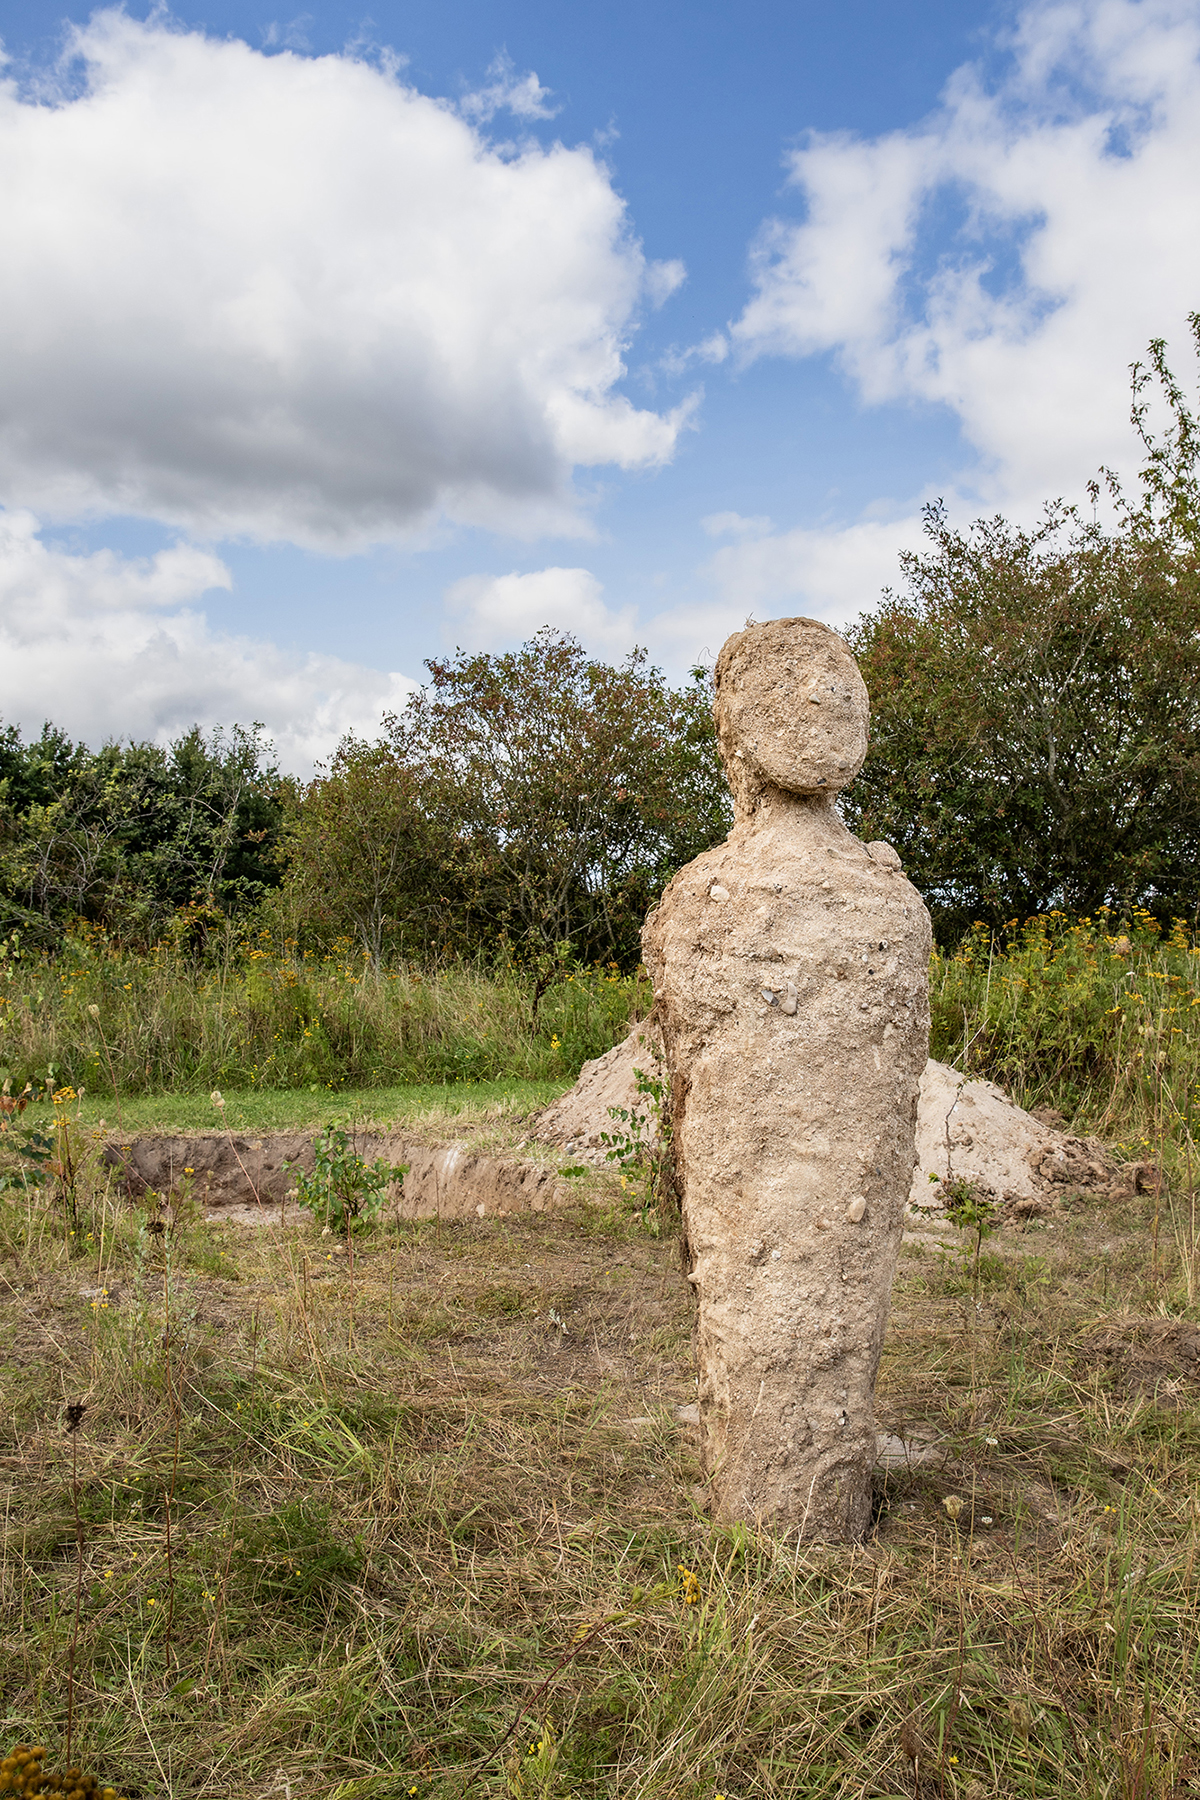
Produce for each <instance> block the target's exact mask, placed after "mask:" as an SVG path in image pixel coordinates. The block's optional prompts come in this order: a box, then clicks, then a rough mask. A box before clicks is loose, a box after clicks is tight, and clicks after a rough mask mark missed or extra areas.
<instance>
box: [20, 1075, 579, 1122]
mask: <svg viewBox="0 0 1200 1800" xmlns="http://www.w3.org/2000/svg"><path fill="white" fill-rule="evenodd" d="M569 1085H570V1084H569V1082H568V1081H567V1080H566V1079H562V1080H558V1081H524V1080H521V1079H519V1078H510V1079H507V1080H499V1081H460V1082H439V1083H437V1084H433V1083H425V1084H423V1085H419V1086H410V1087H379V1088H339V1089H336V1090H330V1089H329V1088H318V1087H312V1088H285V1089H284V1090H283V1091H281V1092H275V1091H273V1090H272V1089H270V1088H243V1089H241V1091H240V1092H234V1091H232V1090H231V1091H229V1092H227V1093H224V1094H223V1095H222V1098H223V1100H224V1101H225V1106H224V1111H223V1113H222V1112H220V1111H218V1109H217V1108H216V1107H215V1106H214V1105H213V1102H212V1100H211V1098H210V1096H209V1095H208V1094H135V1095H134V1096H133V1097H132V1098H129V1099H125V1100H123V1101H122V1102H121V1130H122V1131H124V1132H125V1133H127V1134H128V1133H134V1132H158V1133H163V1134H168V1133H174V1132H203V1131H217V1132H223V1131H225V1130H226V1129H227V1128H228V1129H229V1130H231V1131H238V1132H246V1131H298V1130H305V1129H309V1128H312V1129H314V1130H315V1129H316V1128H318V1127H319V1126H322V1125H324V1124H326V1123H327V1122H328V1121H329V1120H331V1119H352V1120H353V1121H354V1122H355V1123H356V1124H357V1125H359V1126H360V1127H364V1128H365V1127H372V1126H380V1127H383V1128H385V1129H387V1130H395V1129H402V1128H403V1127H405V1126H416V1125H420V1126H422V1127H423V1128H424V1129H428V1130H436V1129H441V1128H442V1127H443V1126H444V1127H445V1129H447V1130H450V1131H453V1130H454V1129H455V1127H456V1126H462V1125H465V1124H470V1123H473V1122H474V1121H476V1120H477V1119H479V1118H480V1117H481V1116H483V1115H484V1114H486V1115H488V1116H489V1117H492V1118H498V1117H507V1116H512V1117H515V1118H519V1117H521V1116H522V1115H523V1114H526V1113H530V1112H534V1111H536V1110H537V1108H538V1107H540V1106H548V1105H549V1103H550V1101H551V1100H553V1099H555V1098H556V1097H557V1096H558V1095H559V1094H561V1093H562V1092H563V1091H564V1089H565V1088H567V1087H568V1086H569ZM58 1110H59V1111H62V1110H64V1108H63V1107H61V1106H60V1108H59V1109H58ZM54 1111H55V1109H54V1107H53V1106H52V1104H51V1103H49V1102H45V1101H40V1102H35V1103H34V1105H33V1106H32V1107H31V1108H28V1109H27V1110H26V1112H25V1114H24V1115H23V1118H24V1119H25V1120H26V1121H28V1122H30V1123H36V1122H38V1121H41V1120H48V1119H49V1118H50V1117H52V1116H53V1113H54ZM65 1111H66V1113H67V1116H68V1117H69V1118H70V1119H72V1120H77V1121H78V1123H79V1124H80V1125H81V1126H82V1127H83V1128H84V1129H85V1130H96V1129H98V1128H99V1127H100V1125H101V1124H103V1125H104V1126H105V1127H115V1126H116V1124H117V1117H116V1109H115V1108H114V1105H113V1100H112V1097H111V1096H108V1097H105V1096H104V1095H91V1094H85V1095H84V1097H83V1099H82V1101H70V1102H68V1103H67V1104H66V1107H65Z"/></svg>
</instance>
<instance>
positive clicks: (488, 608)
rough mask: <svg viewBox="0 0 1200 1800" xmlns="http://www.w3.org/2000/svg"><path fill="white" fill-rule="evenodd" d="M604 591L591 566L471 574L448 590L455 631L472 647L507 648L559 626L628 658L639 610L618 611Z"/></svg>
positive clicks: (458, 639) (591, 645)
mask: <svg viewBox="0 0 1200 1800" xmlns="http://www.w3.org/2000/svg"><path fill="white" fill-rule="evenodd" d="M603 593H604V589H603V586H602V584H601V583H600V582H599V581H597V579H596V577H595V576H594V575H593V574H592V573H591V571H590V570H588V569H536V570H534V571H532V572H531V573H529V574H526V575H520V574H517V573H516V572H514V573H513V574H511V575H467V576H465V577H464V578H463V579H462V580H461V581H454V582H451V584H450V586H449V587H448V588H447V589H446V594H445V599H446V608H447V611H448V613H449V614H450V617H451V619H452V620H453V621H454V623H453V624H452V625H451V628H450V634H451V635H452V636H453V637H454V639H455V641H456V642H457V643H460V644H461V645H462V646H463V648H464V649H467V650H502V649H507V648H509V647H510V646H511V645H513V644H517V643H521V642H523V641H525V640H527V639H529V638H531V637H532V636H533V634H534V632H535V631H540V630H541V628H542V626H543V625H553V626H555V627H556V628H557V629H558V630H560V631H569V632H570V633H571V634H572V636H573V637H577V638H578V639H579V640H580V642H581V643H582V644H583V645H585V647H586V648H587V649H589V650H591V651H594V652H600V653H603V654H604V655H606V656H623V655H624V654H625V653H626V652H627V651H629V650H631V649H632V648H633V645H634V643H635V641H636V634H637V612H636V609H635V608H634V607H632V606H624V607H622V608H621V609H620V611H619V612H614V611H613V610H612V608H611V607H608V606H606V605H605V604H604V600H603V598H602V596H603Z"/></svg>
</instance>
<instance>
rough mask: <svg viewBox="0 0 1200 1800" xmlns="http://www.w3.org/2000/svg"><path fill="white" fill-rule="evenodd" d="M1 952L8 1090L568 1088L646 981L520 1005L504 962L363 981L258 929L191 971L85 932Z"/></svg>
mask: <svg viewBox="0 0 1200 1800" xmlns="http://www.w3.org/2000/svg"><path fill="white" fill-rule="evenodd" d="M13 949H14V947H13V946H12V945H11V943H10V945H9V946H8V950H9V954H7V955H6V956H4V957H3V958H2V959H0V1069H2V1071H3V1076H4V1078H7V1079H8V1080H9V1081H10V1082H11V1083H12V1086H13V1088H14V1089H19V1088H22V1087H24V1085H25V1083H26V1082H32V1083H33V1084H34V1086H35V1087H37V1088H41V1087H43V1086H44V1085H45V1084H46V1083H47V1082H49V1083H51V1084H52V1085H54V1086H58V1087H62V1086H64V1085H70V1086H73V1087H75V1088H77V1089H78V1088H86V1089H87V1091H88V1092H89V1093H92V1094H107V1093H111V1092H112V1091H113V1089H114V1086H115V1087H116V1088H117V1089H119V1090H120V1092H121V1093H123V1094H127V1095H132V1094H140V1093H153V1092H163V1091H171V1092H184V1093H187V1092H193V1093H195V1092H204V1091H206V1090H208V1089H210V1088H213V1087H228V1088H231V1089H238V1088H271V1089H277V1088H293V1087H321V1088H330V1089H340V1088H344V1087H360V1088H361V1087H384V1086H394V1085H399V1084H404V1083H410V1082H444V1081H482V1080H491V1079H494V1078H495V1077H497V1076H500V1075H511V1076H520V1077H525V1078H527V1079H540V1080H554V1079H566V1080H570V1079H572V1078H573V1076H574V1075H575V1074H576V1073H577V1071H578V1069H579V1066H580V1064H581V1063H582V1062H584V1061H585V1060H586V1059H587V1058H588V1057H592V1056H599V1055H601V1054H602V1053H603V1052H604V1051H605V1050H607V1049H609V1048H610V1046H611V1045H612V1044H614V1043H616V1042H617V1041H618V1040H619V1039H620V1038H621V1037H623V1036H624V1034H625V1031H626V1029H627V1027H628V1022H629V1019H630V1017H631V1015H632V1014H633V1013H634V1012H635V1011H636V1010H637V1009H638V1008H639V1007H640V1008H641V1009H642V1010H643V1011H644V1010H645V1008H646V1006H647V1005H648V1004H649V990H648V987H647V985H646V983H645V982H644V981H641V982H639V981H638V980H637V979H636V978H630V977H625V976H621V975H619V974H618V973H617V971H616V969H615V968H607V969H605V968H580V967H576V968H573V969H567V970H564V972H563V977H562V979H560V980H558V981H556V982H555V983H554V984H553V985H552V986H551V987H550V988H549V989H547V990H546V992H545V993H543V994H542V996H541V998H540V1001H539V1002H538V1004H537V1005H536V1008H535V1004H534V1001H535V987H534V981H533V978H532V976H530V975H529V974H528V973H527V972H525V971H523V970H521V969H519V968H517V967H515V966H513V965H511V964H507V965H505V964H502V965H496V966H493V967H490V968H489V967H485V966H482V965H479V964H474V963H460V964H452V965H450V966H448V967H446V968H444V969H442V970H440V971H438V972H436V973H429V972H427V971H425V970H422V969H420V968H418V967H416V966H414V965H411V964H404V965H400V966H398V967H393V968H385V969H382V970H379V971H375V970H373V969H372V968H371V967H370V966H369V964H368V963H367V962H366V961H365V960H364V959H362V958H361V957H358V956H356V955H355V954H354V953H353V952H352V949H351V947H350V945H349V944H348V943H341V944H338V945H336V946H335V947H334V949H333V951H332V952H331V953H329V954H328V955H325V956H316V955H313V954H311V953H308V952H301V951H300V950H298V949H297V947H296V946H295V945H294V944H293V943H291V942H286V943H284V944H282V945H279V944H276V943H275V942H274V941H273V940H272V939H271V937H270V936H269V934H266V933H264V934H263V935H262V937H260V938H256V939H253V940H250V941H241V942H238V941H236V940H230V941H229V942H227V943H225V944H224V945H222V946H220V947H219V949H218V950H217V951H216V952H215V953H214V954H213V955H212V956H211V957H210V958H209V959H207V960H205V961H204V962H197V961H195V960H193V959H192V958H190V957H189V956H188V955H187V954H186V953H185V952H184V951H181V950H180V949H179V948H177V947H175V946H173V945H170V944H162V945H160V946H158V947H157V948H156V949H155V950H153V951H151V952H150V953H148V954H146V955H133V954H129V953H126V952H124V951H122V950H120V949H119V948H117V947H115V946H113V945H112V944H110V943H109V942H107V941H106V940H105V939H104V938H103V937H101V936H99V935H98V934H94V933H89V932H86V931H85V932H80V933H77V934H76V935H75V936H74V937H73V938H72V939H71V941H70V942H69V943H68V945H67V947H66V949H65V950H64V951H63V952H62V953H61V954H60V955H59V956H57V957H49V956H44V955H38V954H33V955H28V954H20V953H19V951H18V953H16V954H14V953H13Z"/></svg>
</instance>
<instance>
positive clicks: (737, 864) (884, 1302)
mask: <svg viewBox="0 0 1200 1800" xmlns="http://www.w3.org/2000/svg"><path fill="white" fill-rule="evenodd" d="M714 707H715V713H716V722H717V734H718V742H719V746H720V752H721V758H722V762H723V763H724V767H725V772H726V775H727V778H728V780H729V785H730V787H731V789H732V791H733V797H734V803H735V821H734V826H733V829H732V831H731V832H730V834H729V837H728V838H727V839H726V841H725V842H724V843H723V844H721V845H719V846H718V847H717V848H716V849H714V850H709V851H706V852H705V853H704V855H703V856H699V857H697V858H696V860H695V861H694V862H692V863H689V864H688V866H687V867H686V868H684V869H681V870H680V871H679V873H678V874H677V875H676V876H675V878H674V880H673V881H672V882H671V883H670V885H669V886H668V887H667V889H666V891H665V893H664V894H663V897H662V900H661V902H660V904H659V905H658V907H657V908H656V909H655V910H654V912H652V913H651V915H650V917H649V919H648V920H647V922H646V928H645V932H644V934H643V946H644V953H645V959H646V966H647V968H648V970H649V971H650V975H651V978H652V980H653V982H654V988H655V1003H656V1004H655V1011H656V1017H657V1021H658V1023H659V1026H660V1029H661V1031H662V1035H663V1040H664V1046H665V1050H666V1057H667V1064H668V1068H669V1070H670V1077H671V1112H672V1125H673V1150H674V1157H675V1170H676V1177H677V1180H678V1183H679V1188H680V1194H681V1199H682V1205H683V1215H684V1227H685V1233H686V1244H687V1253H688V1256H689V1279H690V1280H691V1281H692V1282H693V1283H694V1286H695V1291H696V1297H697V1301H698V1308H699V1310H698V1321H697V1354H698V1361H699V1398H700V1425H701V1440H702V1449H703V1458H704V1464H705V1470H706V1473H707V1476H708V1480H709V1484H710V1488H711V1492H712V1496H713V1503H714V1510H715V1512H716V1514H717V1516H718V1517H719V1518H722V1519H725V1520H743V1521H746V1522H749V1523H752V1524H756V1525H762V1526H765V1527H768V1528H770V1529H772V1530H775V1531H777V1532H783V1533H787V1532H792V1533H796V1534H798V1535H800V1536H802V1537H813V1538H823V1539H827V1540H832V1541H847V1540H853V1539H856V1538H859V1537H861V1536H862V1534H863V1533H864V1531H865V1530H866V1529H867V1526H868V1524H869V1522H870V1515H871V1495H872V1489H871V1479H872V1468H873V1466H874V1463H875V1446H876V1439H875V1419H874V1388H875V1377H876V1372H877V1370H878V1366H879V1356H880V1351H881V1348H882V1344H883V1334H884V1327H885V1324H886V1320H887V1312H888V1301H889V1296H890V1291H891V1284H892V1276H893V1273H894V1270H895V1265H896V1257H897V1254H898V1251H899V1246H900V1237H901V1232H902V1229H903V1219H904V1204H905V1200H906V1198H907V1195H908V1191H909V1186H910V1183H911V1181H912V1171H913V1161H914V1149H913V1144H914V1129H915V1121H916V1108H917V1096H918V1087H919V1082H920V1076H921V1070H922V1069H923V1068H924V1066H925V1060H926V1056H927V1054H928V1042H929V1002H928V964H929V950H930V925H929V915H928V913H927V912H926V910H925V907H924V905H923V904H922V902H921V898H920V896H919V895H918V893H917V892H916V890H915V889H914V888H913V887H912V886H910V884H909V883H908V882H907V881H906V880H905V878H904V876H903V874H902V873H901V869H900V859H899V857H898V856H897V854H896V852H895V851H894V850H893V849H892V848H891V846H890V845H888V844H864V843H861V842H860V841H859V840H858V839H857V838H855V837H853V836H852V835H851V834H850V832H849V831H848V830H847V828H846V826H845V825H844V824H843V822H842V820H841V817H840V816H839V814H838V811H837V808H836V804H835V802H836V796H837V794H838V792H839V790H840V789H841V788H843V787H846V786H847V785H848V784H849V783H850V782H851V781H852V780H853V779H854V776H855V775H856V774H857V773H858V771H859V769H860V767H861V766H862V762H863V758H864V756H865V755H866V749H867V716H868V705H867V692H866V688H865V686H864V684H863V680H862V677H861V675H860V674H859V672H858V668H857V666H856V664H855V662H854V659H853V657H852V656H851V654H850V651H849V649H848V647H847V645H846V644H845V642H844V641H843V640H842V639H841V638H840V637H838V636H837V634H836V633H835V632H833V631H830V630H829V629H828V627H827V626H825V625H821V624H819V623H817V622H816V621H815V620H812V619H777V620H774V621H772V622H771V623H768V624H765V625H750V626H748V627H747V628H746V630H745V631H741V632H738V633H737V635H736V636H734V637H732V638H730V640H729V642H728V643H727V644H726V645H725V647H724V649H723V650H722V651H721V654H720V657H719V658H718V660H717V668H716V691H715V698H714Z"/></svg>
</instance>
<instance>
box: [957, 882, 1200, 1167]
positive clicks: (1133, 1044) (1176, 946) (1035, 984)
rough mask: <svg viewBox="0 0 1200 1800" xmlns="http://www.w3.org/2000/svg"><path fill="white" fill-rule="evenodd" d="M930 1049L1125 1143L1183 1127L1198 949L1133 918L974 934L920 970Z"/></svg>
mask: <svg viewBox="0 0 1200 1800" xmlns="http://www.w3.org/2000/svg"><path fill="white" fill-rule="evenodd" d="M930 1002H931V1008H932V1014H933V1032H932V1042H931V1051H932V1054H933V1055H934V1056H937V1057H940V1058H942V1059H943V1060H945V1061H948V1062H953V1063H956V1064H957V1065H958V1066H959V1067H960V1068H964V1069H967V1070H969V1071H970V1072H971V1073H973V1074H981V1075H986V1076H988V1077H990V1078H991V1079H992V1080H993V1081H998V1082H1001V1083H1002V1084H1003V1085H1004V1086H1005V1087H1006V1088H1008V1090H1009V1091H1010V1093H1011V1094H1012V1096H1013V1098H1014V1099H1015V1100H1017V1101H1018V1102H1019V1103H1020V1104H1021V1105H1022V1106H1026V1107H1033V1106H1038V1105H1041V1106H1054V1107H1057V1108H1058V1109H1059V1110H1061V1111H1062V1112H1063V1113H1064V1114H1065V1115H1066V1116H1067V1117H1068V1118H1069V1119H1071V1120H1072V1121H1074V1122H1075V1123H1076V1124H1077V1125H1078V1126H1079V1127H1081V1128H1083V1129H1087V1130H1090V1131H1095V1132H1097V1133H1099V1134H1100V1135H1103V1136H1109V1137H1116V1138H1121V1139H1124V1140H1126V1141H1127V1142H1128V1143H1129V1144H1130V1146H1131V1147H1135V1146H1136V1145H1137V1144H1138V1143H1139V1142H1140V1143H1142V1144H1145V1143H1147V1142H1150V1141H1154V1140H1155V1139H1157V1138H1158V1137H1160V1136H1162V1135H1163V1133H1164V1130H1165V1131H1167V1132H1168V1133H1169V1134H1173V1135H1178V1131H1179V1128H1180V1127H1183V1128H1185V1129H1187V1130H1190V1129H1191V1126H1192V1120H1193V1113H1194V1109H1195V1107H1196V1105H1197V1100H1198V1097H1200V1095H1198V1088H1200V944H1198V943H1197V941H1196V939H1195V937H1194V936H1193V934H1192V933H1191V932H1190V931H1189V930H1188V929H1187V928H1186V926H1185V925H1184V924H1182V923H1181V922H1177V923H1176V925H1175V927H1174V929H1173V930H1172V931H1170V932H1163V931H1161V930H1160V929H1159V926H1158V924H1157V923H1156V921H1155V920H1154V919H1153V918H1152V917H1151V916H1150V915H1149V914H1148V913H1145V912H1141V911H1138V912H1137V913H1135V915H1134V917H1133V920H1132V922H1130V923H1128V924H1126V925H1123V926H1117V925H1115V924H1113V923H1111V922H1110V920H1109V919H1108V917H1107V916H1106V915H1105V914H1100V915H1098V916H1097V917H1095V918H1082V919H1078V918H1077V919H1071V918H1068V917H1067V916H1066V915H1065V914H1063V913H1057V912H1055V913H1050V914H1049V915H1047V916H1045V917H1040V918H1035V919H1029V920H1027V921H1026V922H1025V923H1024V924H1022V925H1018V924H1017V923H1016V922H1015V921H1014V923H1013V924H1012V925H1011V926H1010V927H1009V929H1008V931H1007V932H1006V933H1005V935H1004V936H1003V937H1002V938H1001V940H1000V941H999V942H995V941H993V940H992V939H991V938H990V936H989V934H988V932H987V931H986V930H985V929H984V928H983V927H982V926H979V927H977V928H976V929H975V931H974V932H972V933H971V934H970V935H969V936H968V937H967V938H966V939H965V940H964V942H963V943H962V944H961V945H960V946H959V948H958V949H957V950H956V951H955V952H954V953H953V954H952V955H949V956H942V955H939V954H938V953H937V952H936V951H935V952H934V956H933V962H932V965H931V969H930Z"/></svg>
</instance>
